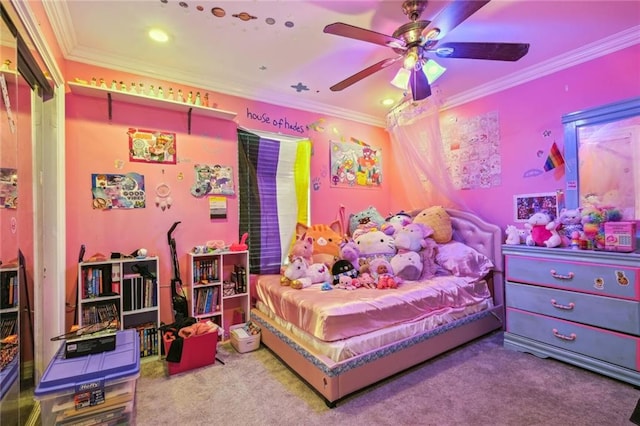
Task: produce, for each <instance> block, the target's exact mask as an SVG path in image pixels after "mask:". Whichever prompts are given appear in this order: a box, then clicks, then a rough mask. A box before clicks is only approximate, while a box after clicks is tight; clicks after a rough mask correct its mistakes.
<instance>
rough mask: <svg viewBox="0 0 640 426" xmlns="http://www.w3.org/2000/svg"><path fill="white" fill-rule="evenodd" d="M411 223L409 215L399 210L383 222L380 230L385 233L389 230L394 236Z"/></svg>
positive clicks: (411, 219)
mask: <svg viewBox="0 0 640 426" xmlns="http://www.w3.org/2000/svg"><path fill="white" fill-rule="evenodd" d="M412 221H413V218H412V217H411V215H410V214H409V213H407V212H405V211H404V210H400V211H399V212H398V213H395V214H391V215H389V216H387V217H386V218H385V220H384V222H385V223H384V225H382V230H383V231H384V232H385V233H387V232H386V229H388V228H390V229H391V231H392V233H391V234H392V235H394V236H395V234H396V233H397V232H398V231H399V230H400V229H402V227H404V226H406V225H408V224H410V223H411V222H412Z"/></svg>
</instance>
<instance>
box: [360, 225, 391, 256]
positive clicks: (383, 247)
mask: <svg viewBox="0 0 640 426" xmlns="http://www.w3.org/2000/svg"><path fill="white" fill-rule="evenodd" d="M354 241H355V243H356V245H357V246H358V250H360V260H361V262H362V261H365V262H366V261H368V260H370V259H374V258H377V257H384V258H385V259H387V260H388V259H391V258H392V257H393V255H395V254H396V252H397V250H396V244H395V241H394V239H393V237H392V236H390V235H387V234H385V233H384V232H382V231H378V230H372V231H369V232H363V233H361V234H359V235H357V236H356V237H355V238H354Z"/></svg>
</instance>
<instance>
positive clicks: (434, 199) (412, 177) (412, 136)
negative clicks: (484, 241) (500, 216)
mask: <svg viewBox="0 0 640 426" xmlns="http://www.w3.org/2000/svg"><path fill="white" fill-rule="evenodd" d="M439 106H440V105H439V102H438V100H437V97H436V96H435V95H434V96H431V97H429V98H427V99H425V100H423V101H406V102H404V103H402V104H400V105H399V106H397V107H396V108H394V109H393V110H391V111H390V112H389V114H387V131H388V132H389V134H390V135H391V150H392V151H393V157H394V160H395V166H396V170H400V171H401V173H402V179H403V183H404V185H402V187H403V189H404V190H405V193H406V195H407V197H406V198H407V200H408V202H409V206H408V209H411V210H413V209H418V208H424V207H429V206H433V205H441V206H444V207H451V208H457V209H467V210H468V208H467V206H465V204H464V200H462V198H461V197H460V196H459V195H458V190H456V189H455V187H454V186H453V183H452V181H451V176H450V174H449V171H448V168H447V163H446V158H445V155H444V149H443V143H442V137H441V135H440V120H439ZM408 188H411V191H410V192H408V191H407V189H408ZM416 188H421V189H422V190H416Z"/></svg>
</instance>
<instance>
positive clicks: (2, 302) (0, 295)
mask: <svg viewBox="0 0 640 426" xmlns="http://www.w3.org/2000/svg"><path fill="white" fill-rule="evenodd" d="M18 294H19V293H18V274H17V273H14V272H6V273H3V274H2V279H1V280H0V309H7V308H13V307H16V306H17V305H18Z"/></svg>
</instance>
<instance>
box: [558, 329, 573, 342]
mask: <svg viewBox="0 0 640 426" xmlns="http://www.w3.org/2000/svg"><path fill="white" fill-rule="evenodd" d="M553 335H554V336H556V337H557V338H558V339H562V340H568V341H570V342H572V341H574V340H576V337H577V336H576V333H571V334H570V335H569V336H566V335H564V334H560V333H559V332H558V329H557V328H554V329H553Z"/></svg>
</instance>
